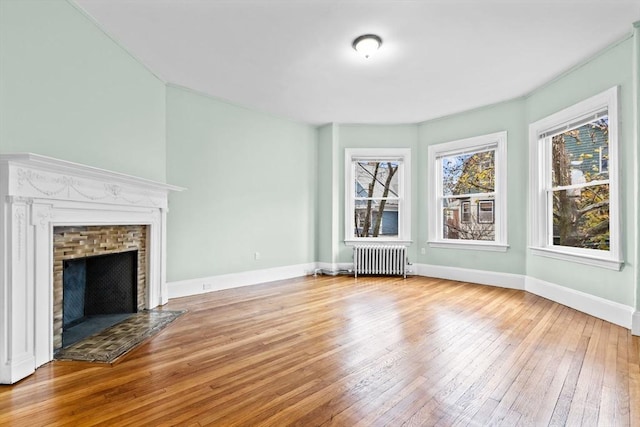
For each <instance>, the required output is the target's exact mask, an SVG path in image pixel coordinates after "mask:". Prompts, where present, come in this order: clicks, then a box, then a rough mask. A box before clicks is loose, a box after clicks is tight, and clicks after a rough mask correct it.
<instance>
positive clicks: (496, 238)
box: [428, 132, 507, 251]
mask: <svg viewBox="0 0 640 427" xmlns="http://www.w3.org/2000/svg"><path fill="white" fill-rule="evenodd" d="M506 145H507V133H506V132H499V133H495V134H490V135H483V136H478V137H473V138H467V139H463V140H458V141H452V142H447V143H443V144H436V145H432V146H430V147H429V166H430V168H431V172H430V175H429V176H430V184H429V187H428V188H429V202H430V203H429V205H430V206H431V210H430V218H431V219H430V221H429V245H430V246H432V247H457V248H466V249H482V250H493V251H506V249H507V228H506V168H507V164H506Z"/></svg>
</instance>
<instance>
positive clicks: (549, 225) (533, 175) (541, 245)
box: [529, 86, 624, 270]
mask: <svg viewBox="0 0 640 427" xmlns="http://www.w3.org/2000/svg"><path fill="white" fill-rule="evenodd" d="M618 91H619V88H618V87H617V86H616V87H613V88H611V89H608V90H606V91H604V92H602V93H599V94H597V95H595V96H592V97H591V98H588V99H585V100H584V101H581V102H579V103H577V104H574V105H572V106H570V107H568V108H565V109H563V110H561V111H558V112H557V113H554V114H552V115H550V116H547V117H545V118H543V119H541V120H538V121H536V122H534V123H532V124H530V125H529V150H530V152H529V158H530V163H529V183H530V189H529V195H530V204H531V209H530V210H529V212H530V214H529V215H530V217H529V224H530V233H529V250H530V251H531V253H532V254H533V255H538V256H544V257H548V258H555V259H560V260H564V261H571V262H576V263H581V264H587V265H592V266H598V267H602V268H608V269H611V270H620V268H621V267H622V265H623V264H624V260H623V257H622V245H621V233H620V230H621V227H620V195H619V181H620V180H619V175H618V170H619V169H618V161H619V160H618V120H619V116H618ZM604 110H607V114H608V116H609V159H608V173H609V250H608V251H604V250H598V249H586V248H572V247H567V246H559V245H554V244H553V239H552V235H553V221H552V217H551V216H550V207H549V203H550V201H549V200H547V199H548V197H547V190H548V189H549V188H550V185H551V178H550V176H551V173H550V168H551V153H550V145H551V144H548V143H544V140H543V139H541V135H544V134H546V133H549V132H550V131H551V130H554V129H559V128H562V127H564V126H566V128H567V130H569V129H572V128H574V127H575V126H574V125H573V124H574V123H579V122H580V121H583V120H585V119H588V118H589V117H592V116H595V115H596V114H597V113H599V112H602V111H604ZM548 138H550V136H548Z"/></svg>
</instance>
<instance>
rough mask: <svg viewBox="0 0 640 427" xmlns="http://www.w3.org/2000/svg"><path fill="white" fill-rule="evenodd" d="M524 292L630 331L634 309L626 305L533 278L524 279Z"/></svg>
mask: <svg viewBox="0 0 640 427" xmlns="http://www.w3.org/2000/svg"><path fill="white" fill-rule="evenodd" d="M525 290H526V291H527V292H531V293H532V294H536V295H539V296H541V297H544V298H547V299H550V300H551V301H555V302H557V303H559V304H562V305H566V306H567V307H571V308H575V309H576V310H579V311H582V312H583V313H587V314H590V315H592V316H595V317H597V318H599V319H602V320H606V321H607V322H611V323H614V324H616V325H619V326H622V327H624V328H627V329H631V324H632V317H633V316H634V309H633V307H630V306H628V305H624V304H620V303H617V302H614V301H609V300H607V299H604V298H600V297H597V296H594V295H590V294H587V293H584V292H580V291H576V290H574V289H570V288H565V287H564V286H559V285H556V284H554V283H549V282H545V281H544V280H540V279H536V278H534V277H527V278H526V282H525ZM636 313H637V312H636Z"/></svg>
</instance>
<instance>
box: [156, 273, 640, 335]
mask: <svg viewBox="0 0 640 427" xmlns="http://www.w3.org/2000/svg"><path fill="white" fill-rule="evenodd" d="M350 268H353V264H351V263H324V262H317V263H308V264H298V265H291V266H285V267H275V268H268V269H264V270H253V271H245V272H241V273H232V274H223V275H220V276H211V277H205V278H198V279H190V280H181V281H177V282H169V283H167V286H168V288H169V298H179V297H185V296H190V295H197V294H202V293H206V292H213V291H220V290H223V289H231V288H238V287H241V286H248V285H256V284H259V283H265V282H273V281H276V280H284V279H291V278H294V277H301V276H305V275H310V274H313V273H314V271H316V270H317V269H323V270H328V271H339V270H348V269H350ZM410 268H411V270H412V273H413V274H415V275H418V276H425V277H437V278H441V279H449V280H457V281H461V282H469V283H477V284H480V285H490V286H499V287H502V288H509V289H518V290H524V291H527V292H531V293H532V294H535V295H538V296H541V297H543V298H547V299H550V300H551V301H554V302H557V303H559V304H563V305H566V306H567V307H571V308H574V309H576V310H578V311H582V312H584V313H587V314H590V315H592V316H595V317H597V318H599V319H602V320H606V321H607V322H611V323H614V324H616V325H619V326H622V327H624V328H627V329H631V333H632V334H633V335H639V336H640V311H635V312H634V309H633V307H630V306H627V305H624V304H620V303H617V302H614V301H609V300H607V299H604V298H600V297H597V296H594V295H590V294H587V293H584V292H580V291H576V290H573V289H569V288H566V287H564V286H560V285H556V284H554V283H550V282H546V281H544V280H540V279H536V278H533V277H528V276H524V275H520V274H511V273H499V272H494V271H484V270H473V269H467V268H456V267H445V266H439V265H429V264H413V265H412V266H411V267H410Z"/></svg>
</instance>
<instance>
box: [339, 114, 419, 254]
mask: <svg viewBox="0 0 640 427" xmlns="http://www.w3.org/2000/svg"><path fill="white" fill-rule="evenodd" d="M336 126H338V135H337V139H338V141H337V147H338V155H337V157H336V160H337V163H338V165H337V172H338V178H339V179H338V191H339V197H338V200H339V204H338V206H339V207H338V212H339V220H338V230H339V233H338V236H339V238H338V239H339V240H338V241H337V242H335V243H334V244H335V245H336V247H337V250H338V262H352V261H353V250H352V249H351V247H348V246H346V245H345V244H344V238H345V230H344V215H345V213H344V209H345V206H344V200H345V196H344V188H345V185H344V153H345V149H346V148H410V149H411V193H412V195H411V197H412V202H411V203H412V205H411V240H413V244H412V245H411V246H410V247H409V251H408V256H409V259H410V260H412V261H413V260H415V259H416V258H415V254H416V236H417V230H418V220H419V219H418V215H417V212H418V211H417V207H416V205H417V204H418V203H419V200H418V194H419V190H418V182H417V176H418V169H419V168H420V167H421V164H420V162H419V159H418V155H417V150H418V125H415V124H407V125H345V124H342V125H336Z"/></svg>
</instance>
